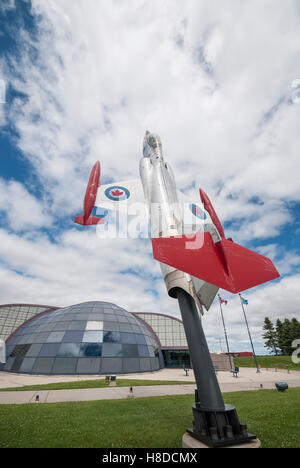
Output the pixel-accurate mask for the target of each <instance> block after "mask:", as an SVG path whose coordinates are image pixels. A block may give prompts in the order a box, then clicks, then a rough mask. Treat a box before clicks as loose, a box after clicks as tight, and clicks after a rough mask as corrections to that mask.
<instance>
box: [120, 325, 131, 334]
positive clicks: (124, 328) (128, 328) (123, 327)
mask: <svg viewBox="0 0 300 468" xmlns="http://www.w3.org/2000/svg"><path fill="white" fill-rule="evenodd" d="M120 331H122V332H131V333H132V331H133V326H132V325H130V324H129V323H120Z"/></svg>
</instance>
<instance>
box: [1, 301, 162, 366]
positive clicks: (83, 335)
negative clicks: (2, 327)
mask: <svg viewBox="0 0 300 468" xmlns="http://www.w3.org/2000/svg"><path fill="white" fill-rule="evenodd" d="M6 356H7V361H6V364H5V366H4V368H3V370H4V371H8V372H18V373H29V374H47V375H49V374H118V373H124V374H126V373H135V372H147V371H149V372H150V371H154V370H158V369H160V368H161V367H163V359H162V354H161V350H160V348H159V345H158V343H157V340H156V338H155V336H154V334H153V333H152V332H151V330H149V329H148V328H147V327H146V326H145V325H144V324H143V322H142V321H140V320H139V319H137V318H136V317H134V315H133V314H131V313H130V312H127V311H126V310H124V309H122V308H121V307H118V306H116V305H115V304H111V303H107V302H85V303H83V304H77V305H73V306H70V307H65V308H63V309H58V310H54V311H50V312H49V311H48V312H46V313H42V314H40V315H39V316H37V317H35V318H33V319H31V320H29V321H28V322H26V323H25V324H24V325H22V326H21V327H20V328H19V329H18V330H17V331H16V332H15V333H14V334H13V335H12V336H11V337H10V338H9V339H8V340H7V342H6Z"/></svg>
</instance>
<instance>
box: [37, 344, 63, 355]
mask: <svg viewBox="0 0 300 468" xmlns="http://www.w3.org/2000/svg"><path fill="white" fill-rule="evenodd" d="M59 346H60V344H59V343H50V344H44V345H43V346H42V349H41V351H40V353H39V357H55V356H56V354H57V351H58V348H59Z"/></svg>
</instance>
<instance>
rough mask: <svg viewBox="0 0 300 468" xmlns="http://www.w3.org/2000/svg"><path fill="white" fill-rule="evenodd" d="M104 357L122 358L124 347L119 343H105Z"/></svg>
mask: <svg viewBox="0 0 300 468" xmlns="http://www.w3.org/2000/svg"><path fill="white" fill-rule="evenodd" d="M102 356H104V357H119V356H122V345H121V344H117V343H103V349H102Z"/></svg>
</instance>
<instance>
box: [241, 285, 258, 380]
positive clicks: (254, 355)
mask: <svg viewBox="0 0 300 468" xmlns="http://www.w3.org/2000/svg"><path fill="white" fill-rule="evenodd" d="M239 296H240V300H241V304H242V309H243V313H244V317H245V322H246V326H247V330H248V335H249V339H250V343H251V347H252V351H253V358H254V362H255V365H256V372H257V373H259V372H260V370H259V368H258V363H257V359H256V354H255V351H254V346H253V342H252V338H251V333H250V329H249V324H248V320H247V317H246V312H245V308H244V304H243V299H242V296H241V294H239Z"/></svg>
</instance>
